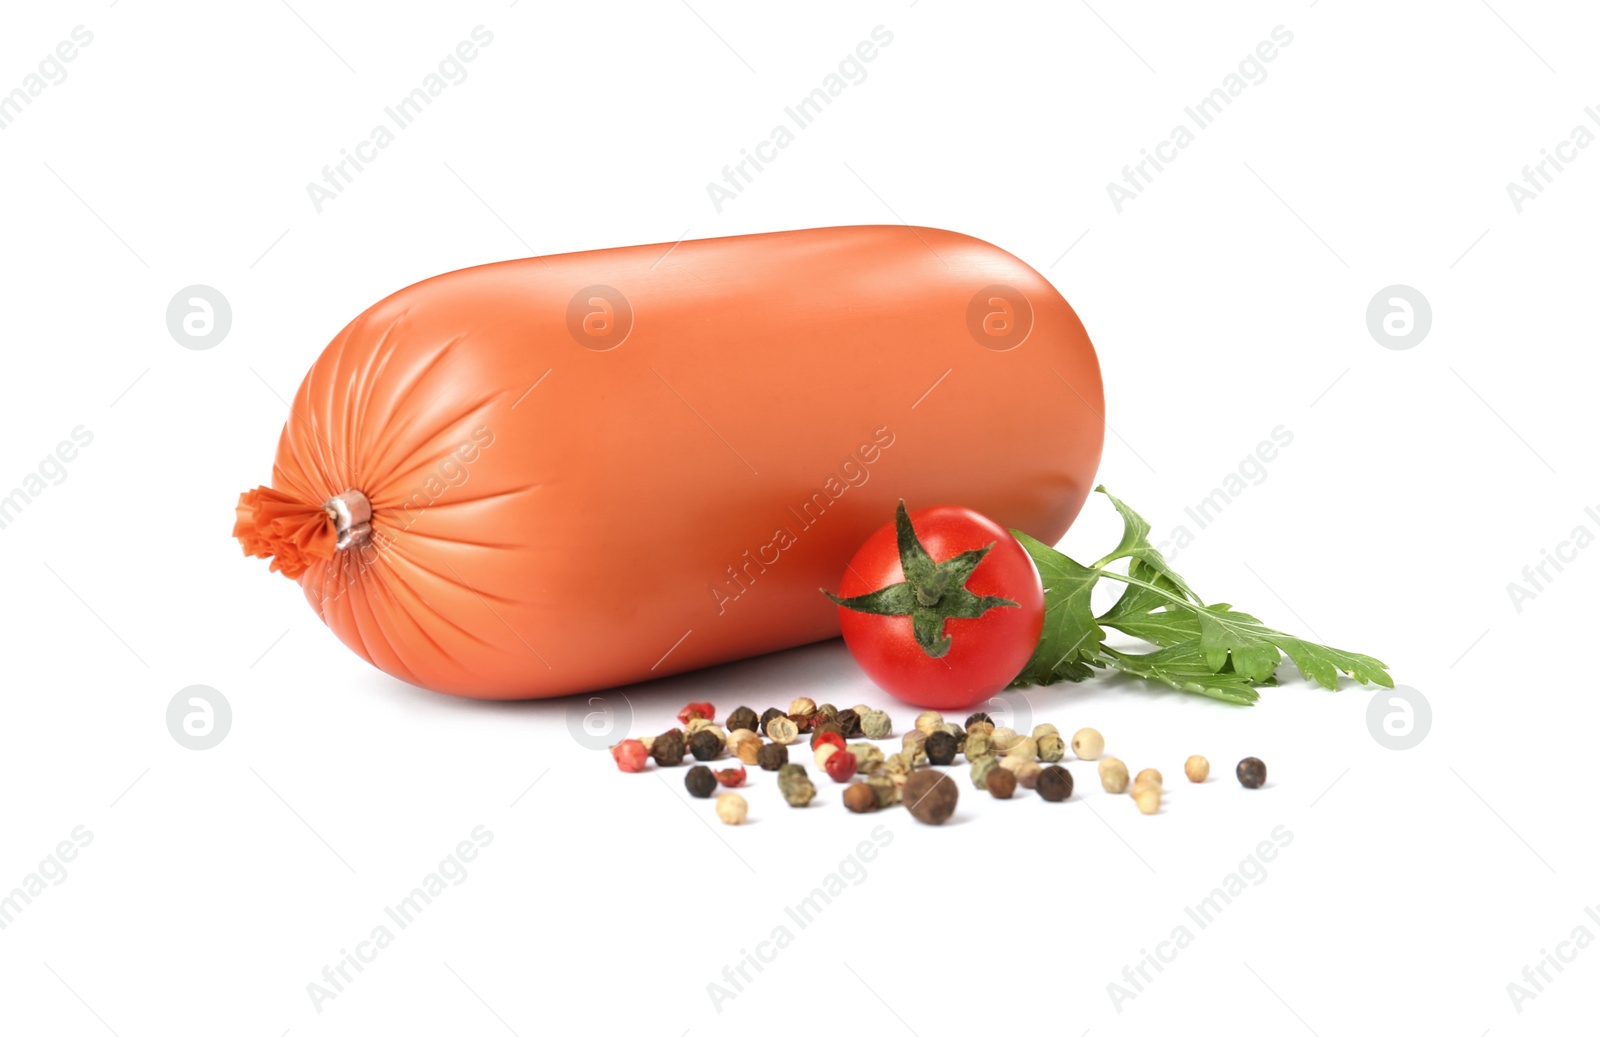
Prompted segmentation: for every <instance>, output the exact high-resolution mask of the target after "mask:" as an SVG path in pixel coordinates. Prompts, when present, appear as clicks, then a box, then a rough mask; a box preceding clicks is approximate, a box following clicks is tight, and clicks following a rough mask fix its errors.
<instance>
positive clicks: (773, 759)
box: [756, 742, 789, 771]
mask: <svg viewBox="0 0 1600 1037" xmlns="http://www.w3.org/2000/svg"><path fill="white" fill-rule="evenodd" d="M788 762H789V747H788V746H787V745H779V744H778V743H777V742H768V743H767V744H766V745H763V746H762V747H761V748H760V749H758V750H756V766H757V767H760V768H761V769H762V770H764V771H775V770H777V769H778V768H779V767H782V766H783V765H784V764H786V763H788Z"/></svg>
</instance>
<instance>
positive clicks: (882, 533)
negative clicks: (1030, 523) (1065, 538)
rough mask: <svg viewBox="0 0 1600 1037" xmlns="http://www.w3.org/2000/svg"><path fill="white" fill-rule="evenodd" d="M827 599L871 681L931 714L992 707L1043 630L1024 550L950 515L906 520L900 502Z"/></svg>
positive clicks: (988, 527) (961, 511)
mask: <svg viewBox="0 0 1600 1037" xmlns="http://www.w3.org/2000/svg"><path fill="white" fill-rule="evenodd" d="M828 596H829V597H830V598H832V599H833V601H834V603H835V604H837V605H839V625H840V627H841V628H842V630H843V632H844V641H845V644H846V646H848V647H849V649H850V654H851V655H852V656H854V657H855V660H856V662H857V663H858V664H860V666H861V668H862V669H863V670H864V671H866V674H867V676H868V677H871V678H872V680H873V682H874V683H876V684H877V685H878V686H879V687H881V688H883V689H884V690H885V691H887V692H889V693H890V694H892V695H894V696H895V697H897V698H900V699H903V700H905V701H906V702H909V703H911V704H912V705H915V706H920V707H922V708H924V709H938V710H959V709H965V708H967V707H969V706H973V705H975V704H977V703H980V702H983V701H985V700H987V699H988V698H989V697H990V696H992V695H994V694H995V693H996V692H998V691H1000V690H1001V689H1003V688H1004V687H1006V686H1007V685H1008V684H1010V683H1011V682H1012V680H1014V679H1015V678H1016V676H1017V674H1018V673H1020V672H1022V668H1023V667H1024V666H1025V665H1027V662H1028V658H1029V657H1030V656H1031V655H1032V654H1033V650H1034V648H1035V647H1037V646H1038V644H1039V635H1040V633H1041V631H1042V630H1043V628H1044V588H1043V586H1042V585H1041V584H1040V582H1039V573H1038V571H1037V570H1036V569H1035V568H1034V565H1033V560H1032V559H1031V558H1029V557H1028V553H1027V552H1026V551H1024V550H1023V548H1022V545H1021V544H1019V543H1017V541H1016V538H1015V537H1013V536H1012V535H1011V534H1010V533H1008V532H1007V531H1006V530H1005V529H1004V527H1002V526H1000V525H999V524H998V523H996V522H995V521H993V520H992V519H989V518H987V517H985V516H983V515H980V514H979V513H977V512H975V511H973V510H971V509H970V508H961V507H954V506H950V505H941V506H938V507H932V508H923V509H921V510H919V511H917V512H916V513H915V514H911V515H908V514H907V513H906V509H905V503H904V502H903V501H902V502H901V504H900V507H899V509H898V510H897V511H896V513H895V521H893V522H890V523H888V524H887V525H885V526H884V527H883V528H881V529H879V530H878V531H877V532H876V533H874V534H872V536H870V537H868V538H867V541H866V543H864V544H862V545H861V548H860V550H858V551H857V552H856V554H855V557H854V558H852V559H851V560H850V565H849V567H848V568H846V569H845V572H844V576H843V577H842V578H841V580H840V587H839V594H838V595H833V594H829V595H828Z"/></svg>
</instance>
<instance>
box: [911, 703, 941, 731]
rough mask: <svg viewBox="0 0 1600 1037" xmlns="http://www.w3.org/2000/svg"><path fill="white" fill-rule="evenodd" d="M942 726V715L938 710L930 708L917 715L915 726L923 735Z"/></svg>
mask: <svg viewBox="0 0 1600 1037" xmlns="http://www.w3.org/2000/svg"><path fill="white" fill-rule="evenodd" d="M943 726H944V716H943V714H941V713H940V712H939V711H938V710H935V709H930V710H928V711H927V712H925V713H919V714H918V715H917V723H916V728H917V730H918V731H921V732H922V733H923V734H925V735H931V734H933V733H934V732H935V731H937V730H939V728H941V727H943Z"/></svg>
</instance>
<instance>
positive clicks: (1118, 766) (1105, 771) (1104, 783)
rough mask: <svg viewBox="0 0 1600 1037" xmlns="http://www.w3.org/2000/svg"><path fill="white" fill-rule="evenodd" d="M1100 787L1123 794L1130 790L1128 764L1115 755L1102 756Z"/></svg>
mask: <svg viewBox="0 0 1600 1037" xmlns="http://www.w3.org/2000/svg"><path fill="white" fill-rule="evenodd" d="M1100 787H1101V788H1103V789H1105V790H1106V791H1107V792H1112V793H1117V794H1121V793H1123V792H1126V791H1127V790H1128V765H1127V764H1125V763H1123V762H1122V761H1121V760H1119V759H1117V758H1116V757H1115V756H1102V757H1101V758H1100Z"/></svg>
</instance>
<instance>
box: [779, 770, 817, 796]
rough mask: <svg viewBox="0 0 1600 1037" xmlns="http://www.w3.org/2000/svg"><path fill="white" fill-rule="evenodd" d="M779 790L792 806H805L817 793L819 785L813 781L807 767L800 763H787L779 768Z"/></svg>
mask: <svg viewBox="0 0 1600 1037" xmlns="http://www.w3.org/2000/svg"><path fill="white" fill-rule="evenodd" d="M778 791H779V792H781V793H782V794H783V798H784V801H785V802H787V803H788V804H789V805H790V806H792V807H803V806H805V805H806V804H808V803H810V802H811V801H812V799H814V798H816V795H817V787H816V786H815V785H813V784H812V783H811V778H810V777H809V776H808V775H807V774H806V769H805V767H804V766H802V765H801V764H798V763H786V764H784V765H783V766H782V767H779V768H778Z"/></svg>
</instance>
